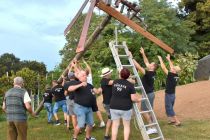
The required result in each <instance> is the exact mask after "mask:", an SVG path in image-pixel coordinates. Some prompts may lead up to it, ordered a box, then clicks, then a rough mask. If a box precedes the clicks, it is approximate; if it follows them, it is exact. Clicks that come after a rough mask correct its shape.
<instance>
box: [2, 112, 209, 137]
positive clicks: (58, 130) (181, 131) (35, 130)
mask: <svg viewBox="0 0 210 140" xmlns="http://www.w3.org/2000/svg"><path fill="white" fill-rule="evenodd" d="M45 113H46V112H45V111H43V112H42V113H41V114H40V116H39V118H29V121H28V125H29V129H28V140H69V139H70V137H71V136H72V130H71V131H70V132H67V131H66V130H65V126H64V125H63V124H62V125H60V126H53V125H49V124H47V123H46V116H45ZM60 116H61V117H62V115H61V114H60ZM104 118H105V117H104ZM133 123H134V122H133V121H132V130H131V137H130V140H142V138H141V134H140V132H139V131H138V130H137V129H136V128H135V126H134V124H133ZM96 125H98V122H97V121H96ZM160 126H161V129H162V131H163V134H164V136H165V138H166V140H210V120H200V121H193V120H189V121H185V122H183V126H182V127H180V128H176V127H174V126H170V125H168V124H167V122H166V121H165V120H161V121H160ZM0 130H1V131H0V140H6V121H5V120H4V119H2V116H1V118H0ZM103 134H104V128H103V129H101V128H98V127H96V128H94V130H93V134H92V135H93V136H94V137H95V138H96V139H97V140H103ZM122 134H123V128H122V127H121V128H120V131H119V138H118V139H119V140H123V136H122ZM80 139H81V140H84V133H83V134H81V135H80V136H79V140H80Z"/></svg>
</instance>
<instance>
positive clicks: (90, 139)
mask: <svg viewBox="0 0 210 140" xmlns="http://www.w3.org/2000/svg"><path fill="white" fill-rule="evenodd" d="M85 140H96V138H94V137H90V138H85Z"/></svg>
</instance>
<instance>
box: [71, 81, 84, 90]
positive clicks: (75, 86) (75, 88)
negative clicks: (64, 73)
mask: <svg viewBox="0 0 210 140" xmlns="http://www.w3.org/2000/svg"><path fill="white" fill-rule="evenodd" d="M86 85H87V83H86V82H82V83H80V84H78V85H73V86H69V88H68V91H69V92H72V91H75V90H77V89H78V88H80V87H82V86H86Z"/></svg>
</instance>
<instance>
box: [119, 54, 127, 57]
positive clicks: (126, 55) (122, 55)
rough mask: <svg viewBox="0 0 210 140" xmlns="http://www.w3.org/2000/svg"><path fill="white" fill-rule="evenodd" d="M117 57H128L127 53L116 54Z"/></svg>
mask: <svg viewBox="0 0 210 140" xmlns="http://www.w3.org/2000/svg"><path fill="white" fill-rule="evenodd" d="M118 56H119V57H128V55H126V54H124V55H118Z"/></svg>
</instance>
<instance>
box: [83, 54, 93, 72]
mask: <svg viewBox="0 0 210 140" xmlns="http://www.w3.org/2000/svg"><path fill="white" fill-rule="evenodd" d="M82 61H83V63H84V64H85V66H86V68H87V70H88V71H89V74H92V71H91V67H90V65H88V63H87V62H86V61H85V59H84V58H82Z"/></svg>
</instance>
